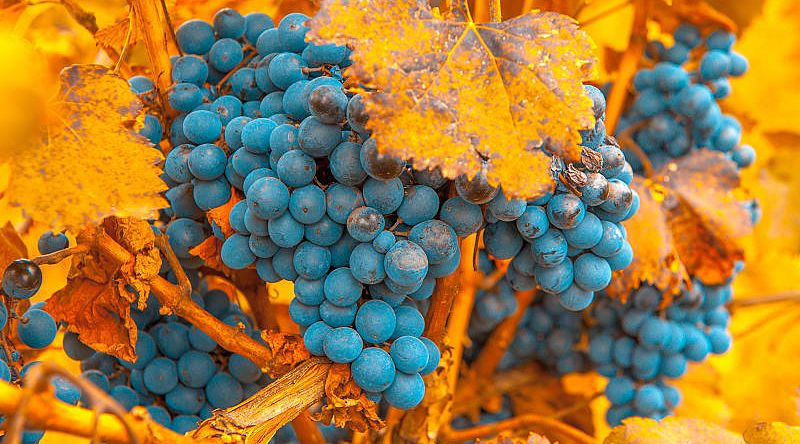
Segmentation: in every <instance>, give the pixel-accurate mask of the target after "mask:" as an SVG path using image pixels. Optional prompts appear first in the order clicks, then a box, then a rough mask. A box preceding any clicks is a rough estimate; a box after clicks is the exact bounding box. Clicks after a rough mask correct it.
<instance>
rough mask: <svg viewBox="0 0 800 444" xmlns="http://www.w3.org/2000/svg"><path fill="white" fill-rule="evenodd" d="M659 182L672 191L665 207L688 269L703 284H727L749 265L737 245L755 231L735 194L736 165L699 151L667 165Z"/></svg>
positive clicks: (713, 154) (717, 155)
mask: <svg viewBox="0 0 800 444" xmlns="http://www.w3.org/2000/svg"><path fill="white" fill-rule="evenodd" d="M658 180H660V182H661V183H662V184H664V186H665V187H668V189H669V190H670V192H669V193H667V196H666V198H665V200H664V202H663V204H662V208H664V209H665V210H666V213H667V221H668V223H669V226H670V229H671V231H672V236H673V238H674V239H675V249H676V250H677V252H678V256H679V257H680V260H681V262H682V263H683V265H684V266H685V267H686V270H687V271H688V272H689V273H690V274H691V275H692V276H696V277H697V278H698V279H700V281H702V282H703V283H706V284H709V285H716V284H722V283H724V282H725V281H726V280H727V279H728V278H730V277H731V275H732V274H733V268H734V264H735V262H736V261H741V260H744V252H743V250H742V246H741V244H740V243H739V242H738V241H737V240H740V239H741V238H742V237H743V236H745V235H746V234H748V233H750V231H751V230H752V228H753V226H752V222H751V218H750V214H749V212H748V210H747V209H746V208H744V207H743V206H742V205H741V204H740V203H739V201H738V199H737V196H735V195H734V190H736V189H737V188H738V187H739V171H738V170H737V169H736V165H735V164H734V163H733V161H731V160H730V159H728V158H726V157H725V155H724V154H722V153H720V152H716V151H711V150H706V149H704V150H698V151H696V152H694V153H692V154H691V155H689V156H684V157H681V158H680V159H678V160H677V161H675V162H671V163H669V164H667V165H665V167H664V168H663V169H662V172H661V175H660V177H659V178H658Z"/></svg>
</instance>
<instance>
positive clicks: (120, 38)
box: [94, 17, 140, 50]
mask: <svg viewBox="0 0 800 444" xmlns="http://www.w3.org/2000/svg"><path fill="white" fill-rule="evenodd" d="M130 25H131V19H130V18H129V17H124V18H121V19H119V20H117V21H116V22H114V23H112V24H110V25H108V26H106V27H105V28H101V29H99V30H98V31H97V32H95V33H94V39H95V40H96V41H97V44H98V45H100V47H102V48H113V49H116V50H121V49H122V47H123V46H125V38H126V37H127V35H128V29H129V28H130ZM139 38H140V37H139V32H137V29H136V27H135V26H134V27H133V31H132V32H131V37H130V42H129V45H135V44H136V43H137V42H138V41H139Z"/></svg>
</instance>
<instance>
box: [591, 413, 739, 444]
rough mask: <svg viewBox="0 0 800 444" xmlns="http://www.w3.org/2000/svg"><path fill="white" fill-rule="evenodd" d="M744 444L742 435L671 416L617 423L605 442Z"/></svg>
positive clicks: (617, 443) (626, 443) (689, 419)
mask: <svg viewBox="0 0 800 444" xmlns="http://www.w3.org/2000/svg"><path fill="white" fill-rule="evenodd" d="M676 443H681V444H710V443H714V444H741V443H743V441H742V438H741V437H739V436H738V435H736V434H734V433H733V432H730V431H728V430H725V429H723V428H722V427H720V426H717V425H714V424H710V423H708V422H705V421H703V420H700V419H693V418H676V417H668V418H666V419H663V420H661V421H655V420H653V419H650V418H636V417H635V418H629V419H626V420H625V421H623V425H621V426H617V427H614V429H613V430H611V434H610V435H608V436H607V437H606V439H605V440H604V441H603V444H676Z"/></svg>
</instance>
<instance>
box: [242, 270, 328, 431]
mask: <svg viewBox="0 0 800 444" xmlns="http://www.w3.org/2000/svg"><path fill="white" fill-rule="evenodd" d="M244 296H245V298H246V299H247V304H248V305H249V306H250V310H251V311H252V312H253V317H254V318H255V321H256V325H257V326H258V328H259V329H260V330H278V331H280V327H279V325H278V321H277V320H276V319H275V313H274V311H273V308H272V303H271V302H270V298H269V290H268V285H264V284H262V285H258V286H257V287H256V288H255V291H246V292H244ZM292 428H293V429H294V433H295V435H297V439H298V441H300V444H324V443H325V437H323V436H322V432H321V431H320V430H319V427H317V424H316V423H315V422H314V421H313V420H312V419H311V416H310V415H309V413H308V410H306V411H304V412H302V413H300V414H299V415H298V416H297V418H294V419H293V420H292Z"/></svg>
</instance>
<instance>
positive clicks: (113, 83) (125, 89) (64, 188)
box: [7, 65, 166, 227]
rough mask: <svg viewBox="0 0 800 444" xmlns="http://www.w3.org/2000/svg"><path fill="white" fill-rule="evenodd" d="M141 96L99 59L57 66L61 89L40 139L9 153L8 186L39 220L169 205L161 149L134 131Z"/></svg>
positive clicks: (78, 222)
mask: <svg viewBox="0 0 800 444" xmlns="http://www.w3.org/2000/svg"><path fill="white" fill-rule="evenodd" d="M141 111H142V103H141V102H140V101H139V99H138V98H137V97H136V95H135V94H134V93H133V92H131V90H130V88H129V86H128V83H127V82H126V81H125V80H124V79H123V78H121V77H119V76H117V75H115V74H114V73H112V72H111V70H109V69H108V68H106V67H103V66H100V65H73V66H70V67H67V68H65V69H64V70H63V71H62V72H61V89H60V92H59V94H58V96H57V97H56V99H55V100H54V101H52V102H51V103H50V105H49V107H48V113H47V115H46V116H44V117H43V118H42V119H41V120H42V121H43V122H47V125H46V128H43V129H42V137H41V141H40V143H41V145H42V146H39V147H36V148H35V149H31V150H20V152H21V153H24V154H20V155H18V156H12V158H11V167H12V174H11V180H10V182H9V186H8V190H7V194H8V196H9V198H10V203H11V204H12V205H14V206H19V207H22V208H23V209H24V210H25V212H26V213H27V214H29V215H30V216H31V217H32V218H33V219H35V220H36V221H38V222H43V223H47V224H49V225H50V226H53V227H65V226H66V227H81V226H84V225H87V224H90V223H95V222H99V221H100V220H102V219H103V218H104V217H106V216H109V215H112V214H118V215H125V216H134V217H142V218H144V217H148V216H151V215H152V214H153V212H154V211H155V210H156V209H158V208H162V207H164V206H166V200H165V199H164V198H163V197H162V196H161V194H160V193H161V192H162V191H164V190H165V189H166V184H165V183H164V182H163V181H162V180H161V178H160V177H159V175H160V174H161V170H160V169H159V168H158V162H160V161H161V160H162V159H163V156H162V155H161V152H160V151H158V150H156V149H153V147H152V145H151V144H150V142H149V141H148V140H147V139H146V138H144V137H143V136H141V135H140V134H138V133H137V132H136V127H137V125H140V124H141V119H143V118H144V116H143V115H142V113H141Z"/></svg>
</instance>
